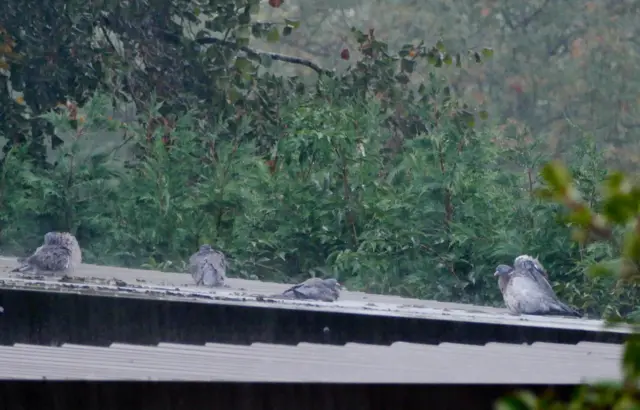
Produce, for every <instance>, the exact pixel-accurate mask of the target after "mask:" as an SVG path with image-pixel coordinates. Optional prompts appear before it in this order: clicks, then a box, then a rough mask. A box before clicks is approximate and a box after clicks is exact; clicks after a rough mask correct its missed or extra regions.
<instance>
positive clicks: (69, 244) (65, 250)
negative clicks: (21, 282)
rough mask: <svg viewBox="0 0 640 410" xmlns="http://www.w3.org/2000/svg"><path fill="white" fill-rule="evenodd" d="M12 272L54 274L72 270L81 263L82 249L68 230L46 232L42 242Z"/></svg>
mask: <svg viewBox="0 0 640 410" xmlns="http://www.w3.org/2000/svg"><path fill="white" fill-rule="evenodd" d="M20 263H21V265H20V266H19V267H17V268H16V269H13V270H12V272H21V273H27V274H36V275H48V276H50V275H56V274H68V273H71V272H73V271H74V270H75V269H76V268H77V267H78V266H80V264H81V263H82V250H81V249H80V245H79V244H78V240H77V239H76V238H75V236H73V235H71V234H70V233H68V232H47V233H46V234H45V235H44V243H43V244H42V246H40V247H38V249H36V251H35V252H34V253H33V254H32V255H31V256H29V257H27V258H24V259H22V260H21V261H20Z"/></svg>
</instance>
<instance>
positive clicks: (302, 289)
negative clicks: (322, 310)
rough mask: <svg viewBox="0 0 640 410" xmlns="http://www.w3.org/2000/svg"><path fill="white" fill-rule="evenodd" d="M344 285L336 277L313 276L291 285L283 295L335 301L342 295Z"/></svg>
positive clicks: (292, 297) (293, 297) (294, 297)
mask: <svg viewBox="0 0 640 410" xmlns="http://www.w3.org/2000/svg"><path fill="white" fill-rule="evenodd" d="M341 288H342V285H340V283H338V281H337V280H336V279H334V278H328V279H320V278H311V279H307V280H305V281H304V282H302V283H299V284H297V285H295V286H292V287H290V288H289V289H287V290H285V291H284V292H282V295H281V296H285V297H287V298H291V299H306V300H320V301H323V302H335V301H336V300H338V298H339V297H340V289H341Z"/></svg>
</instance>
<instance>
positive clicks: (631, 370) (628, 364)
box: [622, 334, 640, 380]
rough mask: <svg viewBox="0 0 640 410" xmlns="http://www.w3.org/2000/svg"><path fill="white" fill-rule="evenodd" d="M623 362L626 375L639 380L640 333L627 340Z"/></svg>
mask: <svg viewBox="0 0 640 410" xmlns="http://www.w3.org/2000/svg"><path fill="white" fill-rule="evenodd" d="M622 364H623V366H622V367H623V371H624V374H625V376H626V377H627V378H629V379H631V380H637V379H638V377H639V376H640V335H638V334H633V335H631V336H629V338H628V339H627V341H626V342H625V344H624V355H623V359H622Z"/></svg>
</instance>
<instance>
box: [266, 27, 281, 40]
mask: <svg viewBox="0 0 640 410" xmlns="http://www.w3.org/2000/svg"><path fill="white" fill-rule="evenodd" d="M267 41H268V42H269V43H275V42H278V41H280V30H278V28H277V27H274V28H272V29H271V30H269V32H268V33H267Z"/></svg>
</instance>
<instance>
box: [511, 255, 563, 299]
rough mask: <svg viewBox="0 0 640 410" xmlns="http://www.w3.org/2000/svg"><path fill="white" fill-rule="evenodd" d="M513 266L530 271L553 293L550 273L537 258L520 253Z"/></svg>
mask: <svg viewBox="0 0 640 410" xmlns="http://www.w3.org/2000/svg"><path fill="white" fill-rule="evenodd" d="M513 268H514V269H518V270H522V271H525V272H528V273H529V274H530V275H531V277H532V278H533V279H534V280H535V281H536V282H538V284H539V285H540V286H542V287H543V288H545V289H546V290H547V291H548V292H551V293H553V288H552V287H551V284H550V283H549V275H548V274H547V271H546V270H545V269H544V266H542V264H541V263H540V261H539V260H538V259H537V258H534V257H531V256H529V255H520V256H518V257H517V258H516V259H515V261H514V262H513Z"/></svg>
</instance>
